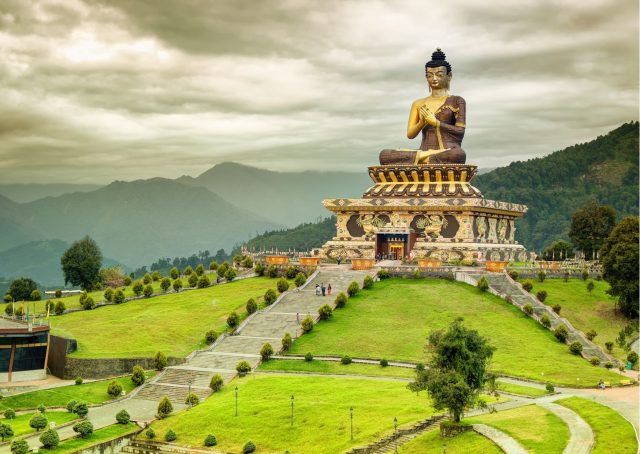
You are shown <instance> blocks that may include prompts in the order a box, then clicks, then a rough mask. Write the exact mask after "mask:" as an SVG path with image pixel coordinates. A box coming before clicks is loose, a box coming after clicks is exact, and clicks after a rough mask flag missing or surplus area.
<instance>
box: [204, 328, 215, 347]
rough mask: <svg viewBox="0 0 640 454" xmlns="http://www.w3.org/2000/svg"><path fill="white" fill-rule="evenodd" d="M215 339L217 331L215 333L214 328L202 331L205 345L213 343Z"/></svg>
mask: <svg viewBox="0 0 640 454" xmlns="http://www.w3.org/2000/svg"><path fill="white" fill-rule="evenodd" d="M216 339H218V333H216V332H215V331H214V330H212V329H210V330H209V331H207V332H206V333H204V341H205V342H206V343H207V345H211V344H213V343H214V342H215V341H216Z"/></svg>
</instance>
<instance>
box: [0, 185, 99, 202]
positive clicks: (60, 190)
mask: <svg viewBox="0 0 640 454" xmlns="http://www.w3.org/2000/svg"><path fill="white" fill-rule="evenodd" d="M102 186H103V185H101V184H71V183H69V184H66V183H49V184H38V183H34V184H26V183H16V184H0V196H4V197H6V198H8V199H11V200H12V201H14V202H18V203H27V202H33V201H34V200H38V199H42V198H44V197H58V196H60V195H64V194H71V193H74V192H89V191H95V190H96V189H99V188H101V187H102Z"/></svg>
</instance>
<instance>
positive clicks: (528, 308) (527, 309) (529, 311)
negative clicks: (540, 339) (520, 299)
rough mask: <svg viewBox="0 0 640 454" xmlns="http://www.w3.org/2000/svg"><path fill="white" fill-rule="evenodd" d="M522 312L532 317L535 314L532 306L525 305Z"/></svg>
mask: <svg viewBox="0 0 640 454" xmlns="http://www.w3.org/2000/svg"><path fill="white" fill-rule="evenodd" d="M522 310H523V311H524V312H525V313H526V314H527V315H531V314H533V306H532V305H531V304H525V305H524V306H523V307H522Z"/></svg>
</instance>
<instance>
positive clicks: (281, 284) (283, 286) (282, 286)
mask: <svg viewBox="0 0 640 454" xmlns="http://www.w3.org/2000/svg"><path fill="white" fill-rule="evenodd" d="M276 288H277V289H278V292H280V293H284V292H286V291H287V290H289V283H288V282H287V281H286V280H284V279H278V282H276Z"/></svg>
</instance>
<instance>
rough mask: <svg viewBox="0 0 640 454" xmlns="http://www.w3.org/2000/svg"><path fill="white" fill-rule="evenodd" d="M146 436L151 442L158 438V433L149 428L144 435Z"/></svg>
mask: <svg viewBox="0 0 640 454" xmlns="http://www.w3.org/2000/svg"><path fill="white" fill-rule="evenodd" d="M144 435H145V436H146V437H147V438H148V439H149V440H153V439H154V438H156V432H155V430H153V429H152V428H151V427H149V428H148V429H147V430H146V432H145V433H144Z"/></svg>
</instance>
